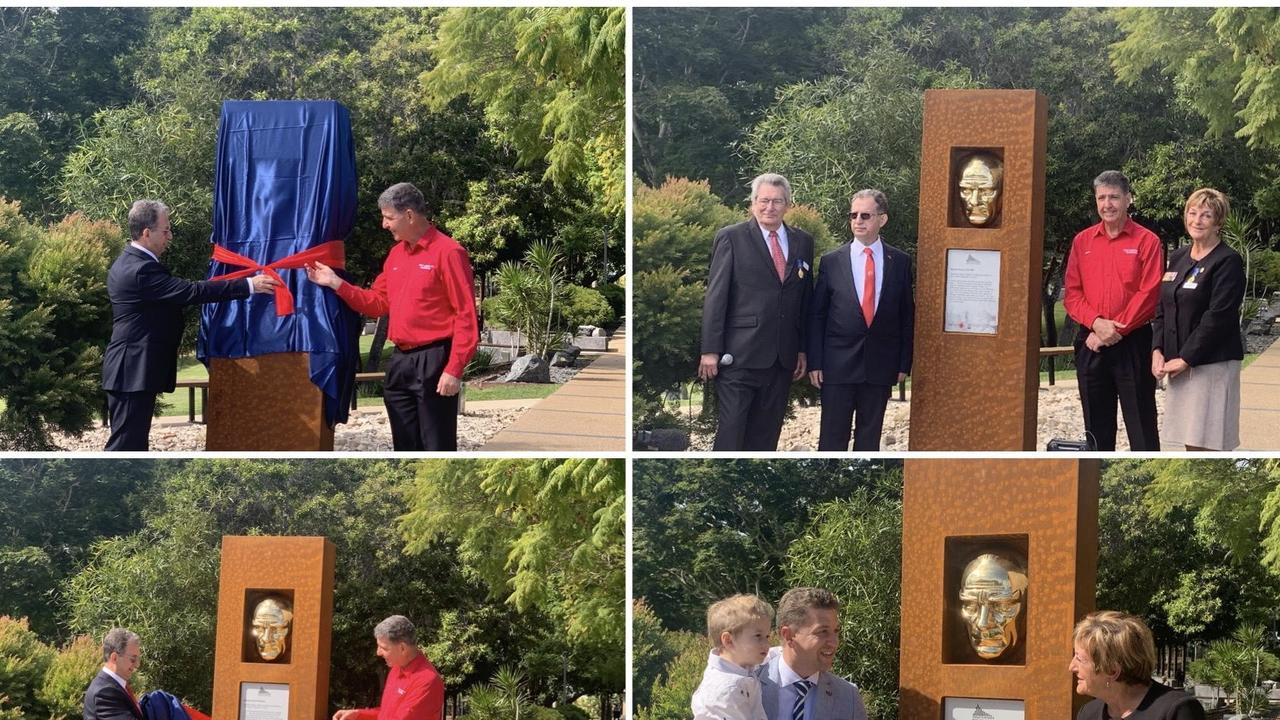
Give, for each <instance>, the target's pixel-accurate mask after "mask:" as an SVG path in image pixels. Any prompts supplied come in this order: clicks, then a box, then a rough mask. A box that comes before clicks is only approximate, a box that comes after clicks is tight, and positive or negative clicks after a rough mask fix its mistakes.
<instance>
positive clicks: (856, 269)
mask: <svg viewBox="0 0 1280 720" xmlns="http://www.w3.org/2000/svg"><path fill="white" fill-rule="evenodd" d="M868 247H870V248H871V259H872V260H874V261H875V264H876V265H875V269H876V308H877V309H879V307H880V289H881V288H883V287H884V243H882V242H880V238H879V237H877V238H876V239H875V240H874V241H873V242H872V243H871V244H870V245H863V244H862V241H861V240H859V239H857V238H854V239H853V242H851V243H849V261H850V262H851V263H852V266H853V288H854V291H855V292H856V293H857V300H858V303H859V304H861V303H862V284H863V282H862V281H863V275H865V274H866V269H867V254H866V252H864V250H865V249H866V248H868Z"/></svg>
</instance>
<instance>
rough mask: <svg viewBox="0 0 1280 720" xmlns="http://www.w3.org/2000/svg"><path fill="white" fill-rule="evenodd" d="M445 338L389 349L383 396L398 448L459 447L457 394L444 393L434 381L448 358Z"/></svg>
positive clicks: (448, 343) (437, 379)
mask: <svg viewBox="0 0 1280 720" xmlns="http://www.w3.org/2000/svg"><path fill="white" fill-rule="evenodd" d="M452 345H453V343H452V342H450V341H448V340H442V341H440V342H435V343H430V344H428V345H422V346H420V347H416V348H414V349H412V350H408V351H405V352H401V351H400V350H399V349H398V348H397V349H396V350H395V351H393V352H392V353H391V359H390V360H389V361H388V362H387V379H386V381H385V382H384V383H383V386H382V400H383V402H385V403H386V405H387V419H388V420H389V421H390V422H391V445H392V447H394V448H395V449H396V450H398V451H408V452H412V451H437V450H439V451H446V450H457V449H458V396H457V395H451V396H449V397H445V396H443V395H441V394H439V393H437V392H436V384H437V383H439V382H440V376H441V375H442V374H443V373H444V366H445V365H447V364H448V362H449V350H450V348H451V347H452Z"/></svg>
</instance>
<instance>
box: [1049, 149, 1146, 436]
mask: <svg viewBox="0 0 1280 720" xmlns="http://www.w3.org/2000/svg"><path fill="white" fill-rule="evenodd" d="M1093 190H1094V199H1095V200H1096V201H1097V205H1098V216H1099V217H1100V218H1102V222H1100V223H1098V224H1097V225H1094V226H1093V227H1089V228H1085V229H1084V230H1081V231H1080V233H1079V234H1078V235H1076V237H1075V240H1073V241H1072V243H1071V254H1070V256H1068V258H1067V273H1066V278H1065V281H1064V285H1065V289H1066V294H1065V297H1064V299H1063V304H1064V305H1065V306H1066V309H1067V313H1068V314H1070V315H1071V317H1072V319H1074V320H1075V321H1076V322H1077V323H1079V324H1080V331H1079V333H1078V334H1077V335H1076V342H1075V346H1076V379H1077V380H1078V381H1079V386H1080V404H1081V405H1082V406H1083V409H1084V427H1085V432H1087V433H1088V434H1089V435H1090V436H1091V438H1092V440H1093V441H1094V443H1095V444H1096V446H1097V449H1098V450H1115V449H1116V402H1117V399H1118V400H1119V404H1120V410H1121V412H1123V413H1124V426H1125V430H1126V431H1128V434H1129V447H1130V449H1132V450H1159V449H1160V435H1159V430H1158V427H1157V423H1156V381H1155V376H1154V375H1152V374H1151V319H1152V318H1153V317H1154V316H1155V311H1156V302H1157V301H1158V299H1159V295H1158V291H1159V288H1160V278H1161V275H1162V273H1163V272H1164V253H1163V247H1162V245H1161V243H1160V238H1158V237H1156V235H1155V233H1153V232H1151V231H1150V230H1148V229H1146V228H1144V227H1142V226H1141V225H1139V224H1138V223H1136V222H1134V221H1133V219H1132V218H1130V217H1129V212H1128V211H1129V205H1130V203H1132V202H1133V193H1132V192H1131V191H1130V189H1129V179H1128V178H1126V177H1125V176H1124V175H1123V174H1122V173H1120V172H1119V171H1117V170H1108V171H1106V172H1104V173H1102V174H1101V175H1099V176H1098V177H1097V178H1095V179H1094V181H1093Z"/></svg>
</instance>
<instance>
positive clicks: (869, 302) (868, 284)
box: [862, 248, 876, 327]
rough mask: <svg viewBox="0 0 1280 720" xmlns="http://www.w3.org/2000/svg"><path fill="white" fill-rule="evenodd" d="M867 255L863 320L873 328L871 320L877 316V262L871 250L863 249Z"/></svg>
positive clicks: (863, 288) (864, 276)
mask: <svg viewBox="0 0 1280 720" xmlns="http://www.w3.org/2000/svg"><path fill="white" fill-rule="evenodd" d="M862 252H864V253H866V254H867V264H866V268H865V269H864V270H863V271H862V319H863V320H865V321H866V322H867V327H871V319H872V318H874V317H875V316H876V261H875V256H874V255H872V254H871V248H862Z"/></svg>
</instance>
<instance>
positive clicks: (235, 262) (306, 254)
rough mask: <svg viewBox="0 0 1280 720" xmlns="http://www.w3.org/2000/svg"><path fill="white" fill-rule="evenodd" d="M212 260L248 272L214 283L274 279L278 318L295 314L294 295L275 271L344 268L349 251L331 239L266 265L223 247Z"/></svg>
mask: <svg viewBox="0 0 1280 720" xmlns="http://www.w3.org/2000/svg"><path fill="white" fill-rule="evenodd" d="M213 259H214V260H217V261H218V262H220V263H224V264H227V265H231V266H233V267H241V268H245V269H244V270H237V271H235V272H231V273H227V274H225V275H219V276H217V277H215V278H210V279H211V280H236V279H239V278H246V277H249V276H250V275H255V274H257V273H259V272H261V273H266V274H267V275H269V276H271V277H273V278H275V281H276V282H278V283H280V284H279V285H277V286H276V289H275V296H276V315H277V316H278V317H284V316H285V315H292V314H293V293H291V292H289V287H288V286H287V285H285V284H284V278H282V277H280V273H278V272H276V271H277V270H296V269H298V268H302V267H306V266H307V265H310V264H311V263H313V262H322V263H324V264H325V265H328V266H329V267H335V268H339V269H343V268H345V267H346V264H347V254H346V249H345V246H344V245H343V244H342V241H341V240H331V241H329V242H327V243H324V244H321V245H317V246H315V247H313V248H308V249H306V250H303V251H302V252H299V253H294V254H292V255H290V256H288V257H283V258H280V259H279V260H276V261H275V262H273V263H269V264H267V265H259V264H258V263H257V262H255V261H253V260H250V259H249V258H247V257H245V256H244V255H241V254H240V253H238V252H233V251H231V250H228V249H226V248H224V247H222V246H221V245H214V246H213Z"/></svg>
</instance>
